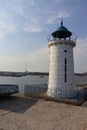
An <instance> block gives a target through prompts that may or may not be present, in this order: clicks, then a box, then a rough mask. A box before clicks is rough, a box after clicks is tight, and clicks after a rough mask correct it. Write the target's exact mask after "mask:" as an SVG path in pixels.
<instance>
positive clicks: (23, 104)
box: [0, 95, 38, 115]
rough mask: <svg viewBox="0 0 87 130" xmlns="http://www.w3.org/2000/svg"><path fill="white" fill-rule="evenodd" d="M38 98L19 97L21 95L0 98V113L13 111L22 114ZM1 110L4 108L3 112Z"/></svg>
mask: <svg viewBox="0 0 87 130" xmlns="http://www.w3.org/2000/svg"><path fill="white" fill-rule="evenodd" d="M37 101H38V99H33V98H27V97H23V96H22V97H21V96H16V95H15V96H9V97H1V98H0V115H2V114H6V113H9V112H15V113H19V114H22V113H24V112H26V111H27V110H28V109H29V108H31V107H32V106H33V105H34V104H36V102H37ZM2 110H5V112H4V113H3V112H2Z"/></svg>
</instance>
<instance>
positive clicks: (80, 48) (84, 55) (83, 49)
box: [74, 38, 87, 72]
mask: <svg viewBox="0 0 87 130" xmlns="http://www.w3.org/2000/svg"><path fill="white" fill-rule="evenodd" d="M74 61H75V72H87V38H83V39H79V40H77V45H76V47H75V49H74Z"/></svg>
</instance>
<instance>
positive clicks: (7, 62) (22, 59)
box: [0, 48, 49, 72]
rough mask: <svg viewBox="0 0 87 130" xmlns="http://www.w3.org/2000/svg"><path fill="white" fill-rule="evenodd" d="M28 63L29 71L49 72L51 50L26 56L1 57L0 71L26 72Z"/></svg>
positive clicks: (42, 49) (43, 50)
mask: <svg viewBox="0 0 87 130" xmlns="http://www.w3.org/2000/svg"><path fill="white" fill-rule="evenodd" d="M26 62H27V69H28V71H39V72H48V71H49V50H48V48H41V49H38V50H37V51H35V52H32V53H31V54H28V55H26V56H17V57H16V56H11V55H10V56H7V55H6V56H5V55H2V56H1V55H0V63H1V64H0V70H5V71H6V70H8V71H25V63H26Z"/></svg>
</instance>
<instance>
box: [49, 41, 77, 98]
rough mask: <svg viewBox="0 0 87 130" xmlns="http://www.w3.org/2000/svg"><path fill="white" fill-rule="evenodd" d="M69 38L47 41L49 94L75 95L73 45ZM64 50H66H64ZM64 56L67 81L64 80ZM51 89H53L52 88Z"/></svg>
mask: <svg viewBox="0 0 87 130" xmlns="http://www.w3.org/2000/svg"><path fill="white" fill-rule="evenodd" d="M74 45H75V43H74V42H72V41H70V40H57V41H51V42H49V45H48V46H49V47H50V70H49V83H48V84H49V85H48V92H47V94H48V95H49V96H52V97H55V96H56V95H57V97H72V96H74V95H75V89H74V87H75V85H74V63H73V46H74ZM65 50H66V51H67V52H65ZM65 58H66V59H67V82H65ZM52 89H53V90H52Z"/></svg>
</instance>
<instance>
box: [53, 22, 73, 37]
mask: <svg viewBox="0 0 87 130" xmlns="http://www.w3.org/2000/svg"><path fill="white" fill-rule="evenodd" d="M71 35H72V33H71V32H70V31H69V30H68V29H67V28H66V27H64V26H63V21H62V20H61V25H60V27H58V29H57V30H56V31H55V32H53V33H52V36H53V37H54V38H67V37H70V36H71Z"/></svg>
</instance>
